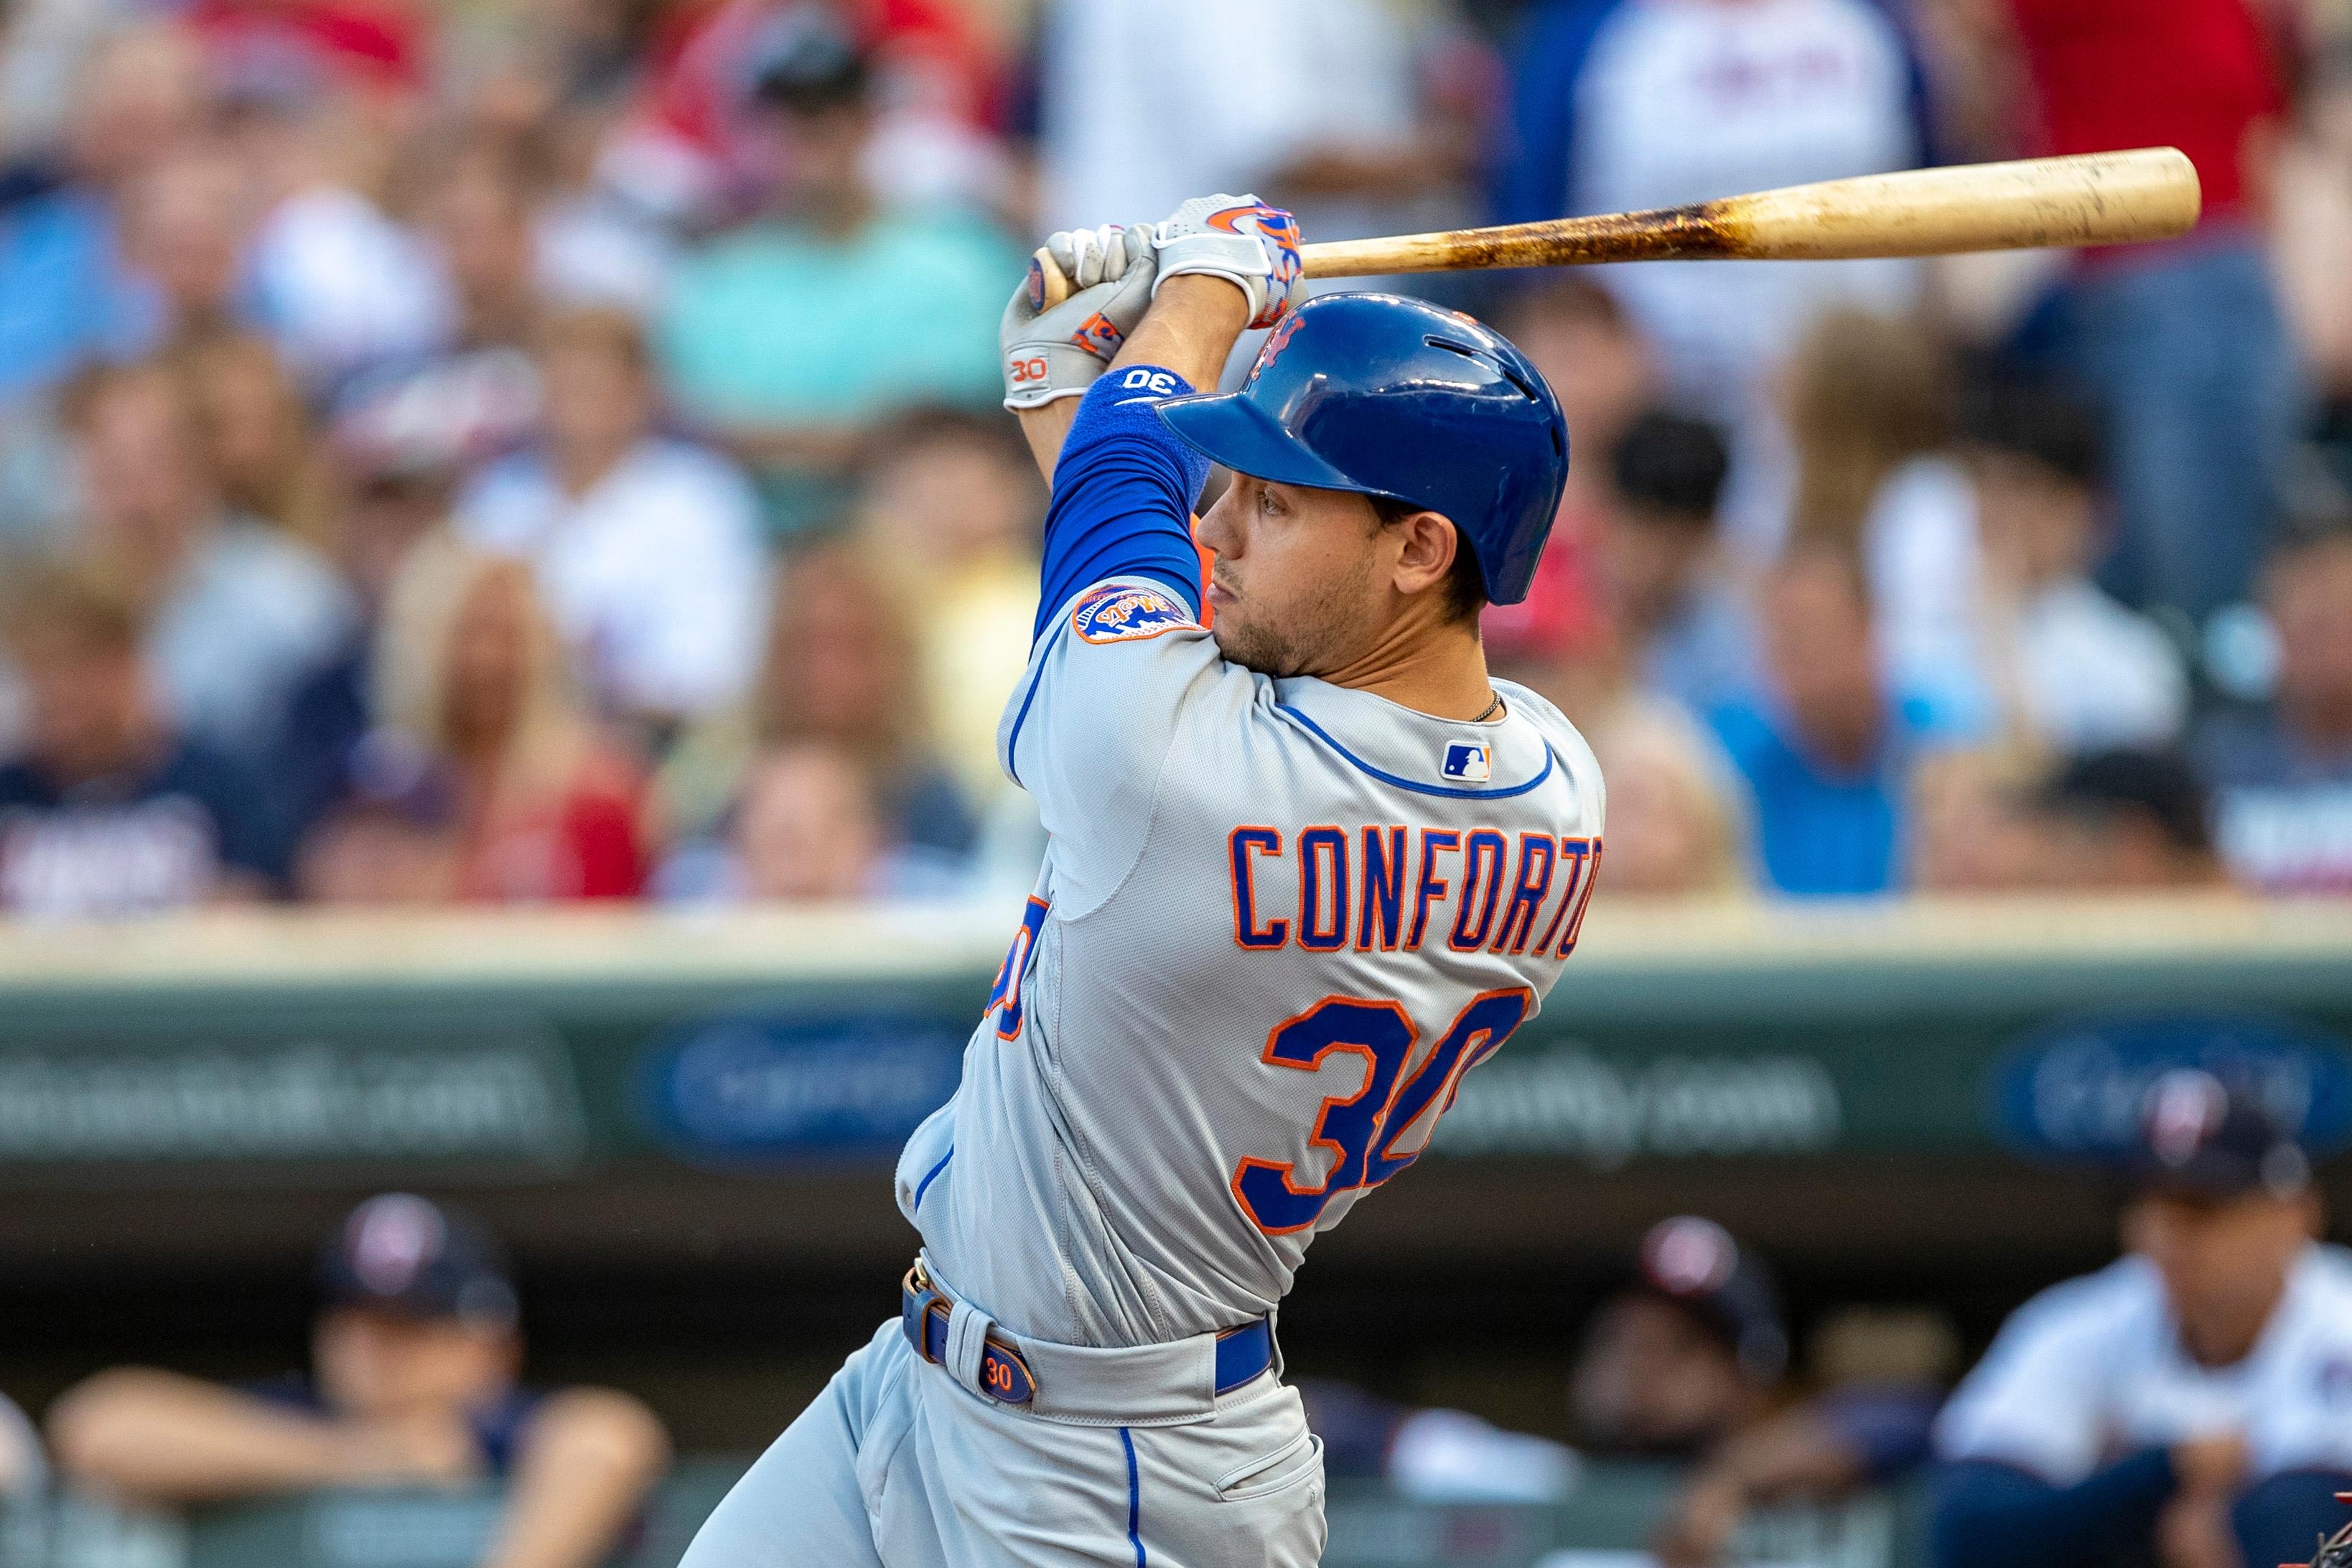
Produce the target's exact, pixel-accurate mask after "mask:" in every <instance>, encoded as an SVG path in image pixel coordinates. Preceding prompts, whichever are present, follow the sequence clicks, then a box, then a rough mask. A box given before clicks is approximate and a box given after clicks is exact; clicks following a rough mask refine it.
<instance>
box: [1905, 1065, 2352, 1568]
mask: <svg viewBox="0 0 2352 1568" xmlns="http://www.w3.org/2000/svg"><path fill="white" fill-rule="evenodd" d="M2126 1168H2127V1170H2128V1173H2129V1175H2130V1179H2131V1182H2132V1185H2133V1192H2132V1197H2131V1199H2130V1202H2129V1204H2128V1205H2127V1206H2126V1209H2125V1212H2124V1219H2123V1232H2124V1244H2125V1247H2126V1255H2125V1257H2124V1258H2121V1259H2120V1260H2119V1261H2117V1262H2116V1263H2114V1264H2111V1265H2109V1266H2108V1267H2107V1268H2104V1269H2101V1270H2100V1271H2099V1272H2098V1273H2096V1274H2093V1275H2089V1276H2086V1277H2084V1278H2083V1279H2074V1280H2070V1281H2069V1282H2067V1283H2065V1284H2063V1285H2059V1286H2056V1287H2054V1288H2053V1289H2049V1290H2045V1291H2044V1292H2042V1294H2041V1295H2040V1296H2037V1297H2035V1298H2034V1299H2033V1300H2032V1301H2029V1302H2028V1303H2026V1305H2025V1306H2023V1307H2021V1308H2020V1309H2019V1310H2017V1311H2016V1312H2015V1313H2014V1314H2012V1315H2011V1318H2010V1320H2009V1321H2008V1323H2007V1324H2006V1325H2004V1326H2003V1328H2002V1330H2001V1332H2000V1337H1999V1338H1998V1339H1996V1340H1995V1341H1994V1342H1993V1346H1992V1349H1991V1350H1990V1351H1989V1352H1986V1354H1985V1358H1984V1360H1983V1361H1982V1362H1981V1363H1979V1365H1978V1367H1977V1369H1976V1370H1975V1371H1974V1372H1972V1373H1969V1376H1968V1378H1967V1380H1966V1381H1965V1382H1963V1383H1962V1384H1961V1385H1960V1388H1959V1391H1958V1393H1957V1394H1954V1395H1953V1396H1952V1401H1951V1404H1950V1405H1949V1406H1948V1408H1947V1409H1946V1411H1945V1413H1944V1415H1943V1416H1942V1418H1941V1420H1940V1421H1939V1422H1938V1423H1937V1431H1936V1447H1937V1454H1938V1456H1939V1457H1940V1458H1941V1459H1942V1460H1943V1461H1944V1463H1943V1470H1942V1475H1941V1477H1940V1479H1939V1481H1938V1485H1937V1495H1936V1500H1935V1507H1934V1516H1933V1520H1932V1523H1931V1530H1930V1538H1931V1544H1932V1560H1933V1561H1934V1562H1935V1563H1936V1564H1937V1568H1978V1565H1979V1564H1981V1565H1985V1568H1990V1565H1993V1564H1999V1565H2000V1568H2045V1565H2046V1568H2075V1565H2077V1564H2081V1563H2134V1564H2141V1563H2147V1564H2156V1565H2159V1568H2269V1564H2272V1563H2281V1562H2299V1561H2302V1560H2303V1559H2304V1558H2305V1556H2306V1555H2307V1554H2308V1553H2309V1552H2310V1551H2311V1549H2312V1546H2313V1543H2314V1542H2316V1541H2317V1540H2318V1539H2319V1538H2320V1537H2321V1536H2322V1535H2323V1534H2325V1533H2326V1532H2328V1531H2332V1530H2334V1529H2335V1528H2336V1525H2338V1524H2339V1523H2341V1522H2342V1515H2343V1508H2342V1505H2340V1504H2338V1503H2336V1501H2335V1500H2334V1495H2333V1494H2334V1493H2335V1492H2336V1491H2338V1490H2341V1489H2345V1488H2347V1487H2352V1419H2347V1402H2352V1255H2347V1254H2346V1253H2345V1252H2344V1251H2343V1250H2342V1249H2341V1248H2338V1247H2326V1246H2322V1245H2320V1244H2319V1243H2318V1242H2317V1241H2316V1240H2315V1237H2317V1236H2318V1235H2319V1234H2320V1229H2321V1222H2322V1215H2321V1210H2320V1202H2319V1197H2318V1194H2316V1193H2315V1191H2314V1189H2313V1187H2312V1184H2311V1179H2310V1167H2309V1164H2308V1163H2307V1161H2306V1159H2305V1154H2304V1152H2303V1151H2302V1149H2301V1148H2300V1147H2298V1146H2297V1144H2296V1142H2295V1141H2294V1134H2293V1133H2292V1131H2290V1130H2289V1129H2288V1128H2287V1127H2286V1126H2285V1125H2284V1123H2282V1122H2281V1121H2279V1119H2278V1118H2277V1116H2276V1115H2275V1114H2274V1113H2273V1110H2271V1108H2270V1107H2269V1106H2268V1105H2266V1104H2265V1103H2264V1102H2263V1100H2262V1098H2261V1097H2260V1095H2259V1094H2257V1093H2256V1092H2255V1090H2254V1089H2253V1087H2252V1085H2247V1084H2238V1083H2228V1082H2224V1081H2223V1080H2222V1079H2219V1078H2217V1077H2215V1076H2214V1075H2213V1074H2211V1073H2209V1072H2205V1071H2203V1070H2200V1069H2193V1068H2192V1069H2178V1070H2175V1071H2172V1072H2168V1073H2167V1074H2165V1075H2164V1076H2162V1077H2160V1078H2159V1079H2157V1081H2156V1082H2155V1084H2154V1085H2153V1086H2152V1087H2151V1088H2150V1089H2149V1091H2148V1095H2147V1101H2146V1103H2145V1105H2144V1107H2143V1110H2142V1120H2141V1123H2140V1126H2139V1128H2138V1139H2137V1142H2136V1144H2135V1145H2134V1146H2133V1147H2132V1148H2131V1149H2129V1150H2128V1151H2126Z"/></svg>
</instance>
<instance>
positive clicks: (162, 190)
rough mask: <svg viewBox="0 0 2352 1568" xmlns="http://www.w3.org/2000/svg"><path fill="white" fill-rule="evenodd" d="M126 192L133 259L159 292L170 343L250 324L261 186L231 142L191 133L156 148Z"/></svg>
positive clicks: (125, 239)
mask: <svg viewBox="0 0 2352 1568" xmlns="http://www.w3.org/2000/svg"><path fill="white" fill-rule="evenodd" d="M149 159H150V162H149V163H148V164H147V165H146V167H145V168H144V169H143V170H142V173H141V174H139V176H138V177H137V178H136V179H135V180H133V181H131V183H130V184H129V185H128V187H127V189H126V190H125V192H124V195H123V202H122V209H123V210H122V249H123V256H124V258H125V260H127V261H128V262H129V264H130V265H131V266H132V267H133V268H137V270H138V275H139V278H140V280H141V282H142V283H143V284H144V285H145V286H146V287H147V288H148V289H150V290H152V299H153V305H154V307H155V309H156V310H158V311H159V312H160V318H161V319H160V320H159V321H156V323H155V333H156V335H157V337H158V338H159V340H160V341H161V342H163V343H164V344H165V345H167V346H171V347H185V346H188V345H191V344H196V343H202V342H206V341H208V340H209V339H212V338H214V337H216V336H220V335H222V334H225V333H230V332H236V331H240V330H242V329H243V327H244V326H245V324H246V317H247V305H248V303H249V301H248V300H247V299H246V297H245V293H244V290H245V287H246V277H245V271H244V268H245V250H246V246H247V242H248V241H249V240H250V238H251V237H252V231H253V224H254V219H255V217H256V216H257V214H256V213H255V212H254V210H253V206H254V199H255V197H254V192H253V190H252V188H251V183H250V181H249V179H248V178H247V171H246V170H244V169H242V168H240V167H239V166H238V163H237V161H236V153H235V151H234V149H233V148H232V147H231V145H230V144H229V143H228V142H226V140H225V139H223V138H221V137H217V136H211V135H191V136H184V137H182V138H181V139H179V140H178V141H177V142H171V143H167V144H165V145H164V146H162V147H158V148H155V149H153V150H152V152H151V153H149Z"/></svg>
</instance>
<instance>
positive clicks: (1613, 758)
mask: <svg viewBox="0 0 2352 1568" xmlns="http://www.w3.org/2000/svg"><path fill="white" fill-rule="evenodd" d="M1585 733H1586V738H1587V739H1589V740H1590V741H1591V742H1592V754H1593V755H1594V756H1595V757H1596V758H1598V759H1600V762H1601V769H1602V773H1601V777H1603V778H1605V779H1608V780H1609V781H1610V787H1611V788H1612V789H1614V790H1616V791H1617V792H1618V793H1617V795H1616V796H1615V799H1614V801H1613V802H1612V815H1611V816H1610V818H1609V856H1608V862H1607V864H1608V869H1607V870H1606V871H1604V872H1602V873H1601V875H1603V876H1605V877H1606V878H1607V879H1608V883H1609V891H1610V894H1611V896H1612V897H1614V896H1615V895H1617V894H1620V893H1654V894H1678V895H1706V894H1712V895H1716V896H1718V897H1720V896H1727V895H1731V894H1736V893H1738V892H1740V891H1742V890H1744V889H1746V888H1747V886H1748V878H1749V876H1750V874H1751V868H1752V867H1753V866H1754V864H1755V847H1754V845H1753V844H1752V843H1751V842H1750V839H1751V837H1752V835H1751V833H1750V829H1749V825H1748V818H1747V816H1746V814H1745V812H1744V811H1743V809H1742V802H1741V800H1740V798H1739V796H1740V779H1739V776H1738V773H1735V772H1734V771H1733V770H1732V767H1731V763H1730V761H1729V759H1728V758H1727V757H1726V756H1725V755H1724V753H1723V748H1722V746H1721V745H1720V744H1718V743H1717V741H1716V738H1715V737H1714V736H1713V735H1712V734H1710V733H1709V732H1708V731H1707V730H1706V727H1705V726H1704V725H1702V724H1700V723H1699V722H1698V721H1696V720H1695V719H1693V718H1692V716H1691V715H1690V713H1689V712H1688V711H1687V710H1685V709H1683V708H1682V707H1680V706H1679V705H1677V704H1675V703H1672V702H1665V701H1660V700H1655V699H1643V698H1641V697H1638V696H1635V697H1630V698H1628V699H1626V700H1621V701H1619V702H1616V703H1614V704H1612V706H1611V707H1610V708H1609V709H1608V710H1607V711H1606V712H1604V713H1603V714H1601V716H1600V717H1598V718H1596V719H1595V720H1594V721H1593V722H1592V723H1591V726H1590V727H1589V728H1588V729H1587V731H1585Z"/></svg>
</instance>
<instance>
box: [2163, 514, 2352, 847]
mask: <svg viewBox="0 0 2352 1568" xmlns="http://www.w3.org/2000/svg"><path fill="white" fill-rule="evenodd" d="M2263 600H2264V603H2265V606H2266V608H2267V609H2268V611H2269V614H2270V620H2271V625H2272V626H2273V628H2274V630H2275V635H2276V639H2277V649H2278V652H2277V674H2276V678H2275V680H2274V683H2273V691H2272V695H2271V700H2270V702H2269V704H2268V706H2267V707H2266V708H2265V709H2263V710H2252V711H2243V710H2224V711H2220V712H2216V713H2214V714H2213V715H2212V716H2211V717H2210V719H2209V720H2207V721H2205V723H2204V724H2203V725H2202V726H2201V727H2200V731H2199V733H2198V735H2197V738H2196V742H2195V745H2196V754H2197V757H2198V761H2199V763H2200V764H2201V766H2202V768H2203V770H2204V773H2205V777H2206V781H2207V783H2208V784H2210V787H2211V789H2212V792H2213V809H2214V823H2215V831H2216V834H2217V836H2218V837H2219V838H2220V841H2221V857H2222V858H2223V859H2224V860H2225V861H2227V862H2228V864H2229V867H2230V870H2231V875H2232V876H2234V877H2235V878H2236V879H2238V880H2239V881H2240V882H2241V883H2242V884H2243V885H2245V886H2247V887H2249V888H2252V889H2258V890H2261V891H2263V892H2272V893H2340V892H2343V891H2346V890H2347V889H2352V519H2347V517H2345V516H2343V515H2339V514H2337V513H2336V512H2334V511H2327V512H2322V513H2317V514H2314V515H2312V516H2308V517H2305V518H2304V519H2301V520H2299V521H2297V522H2296V523H2295V524H2294V526H2293V527H2292V528H2291V529H2290V530H2289V531H2288V532H2287V533H2286V535H2285V536H2284V538H2282V539H2281V541H2280V542H2279V545H2278V548H2277V549H2276V550H2275V551H2274V552H2273V554H2272V557H2271V559H2270V561H2269V563H2267V565H2266V566H2265V567H2264V569H2263Z"/></svg>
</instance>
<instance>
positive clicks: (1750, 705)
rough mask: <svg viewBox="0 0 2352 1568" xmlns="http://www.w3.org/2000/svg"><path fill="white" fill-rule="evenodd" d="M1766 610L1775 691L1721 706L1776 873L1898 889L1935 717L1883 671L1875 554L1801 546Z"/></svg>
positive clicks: (1788, 885) (1844, 887) (1805, 890)
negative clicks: (1914, 783) (1868, 565)
mask: <svg viewBox="0 0 2352 1568" xmlns="http://www.w3.org/2000/svg"><path fill="white" fill-rule="evenodd" d="M1760 609H1761V612H1762V614H1761V616H1760V618H1761V620H1762V623H1763V633H1764V637H1763V642H1764V663H1765V670H1766V676H1767V680H1766V689H1765V690H1764V691H1762V692H1761V693H1759V695H1758V696H1756V697H1754V698H1751V699H1748V700H1742V701H1737V702H1732V703H1729V704H1727V705H1726V706H1724V707H1722V708H1719V709H1717V710H1716V711H1715V712H1714V713H1712V714H1711V715H1709V717H1710V719H1711V720H1712V721H1713V723H1714V727H1715V732H1716V734H1717V737H1718V738H1719V739H1720V740H1721V741H1722V742H1723V746H1724V750H1725V751H1727V752H1729V753H1730V755H1731V760H1732V761H1733V763H1736V764H1737V765H1738V769H1739V772H1740V773H1741V774H1742V775H1744V776H1745V777H1746V779H1747V781H1748V792H1749V795H1750V796H1751V797H1752V801H1753V805H1754V809H1755V814H1756V842H1757V847H1758V851H1759V858H1761V860H1762V862H1763V864H1762V866H1761V868H1760V870H1761V873H1762V877H1763V880H1764V883H1765V885H1766V886H1767V887H1769V888H1770V889H1772V890H1774V891H1776V892H1781V893H1790V894H1796V895H1800V896H1813V897H1828V896H1836V895H1854V894H1866V893H1884V892H1888V891H1891V890H1892V889H1894V888H1895V886H1896V884H1897V880H1898V878H1899V876H1900V873H1901V868H1902V865H1903V855H1902V850H1903V844H1904V838H1905V836H1906V829H1907V826H1908V824H1907V821H1906V818H1907V816H1908V811H1907V804H1908V801H1907V797H1908V794H1909V780H1910V772H1911V762H1912V759H1913V758H1914V756H1915V755H1916V752H1917V751H1918V738H1919V735H1920V733H1921V731H1922V729H1923V727H1924V723H1925V714H1924V709H1923V708H1921V707H1920V706H1919V705H1916V704H1909V703H1906V702H1903V701H1902V700H1898V699H1896V698H1895V697H1893V696H1891V695H1890V694H1889V693H1888V692H1887V690H1886V688H1885V682H1884V680H1883V679H1882V678H1881V676H1880V674H1879V669H1878V654H1877V648H1876V645H1875V642H1874V639H1873V637H1872V635H1871V614H1870V603H1869V595H1868V590H1867V588H1866V587H1865V585H1864V581H1863V574H1862V568H1861V565H1860V563H1857V562H1856V561H1855V560H1854V559H1853V555H1852V553H1851V552H1847V551H1843V550H1841V549H1839V548H1837V547H1836V546H1834V545H1830V544H1814V543H1801V544H1799V545H1797V546H1795V547H1793V548H1792V549H1791V550H1790V553H1789V554H1788V555H1787V557H1785V558H1784V559H1783V560H1782V561H1781V562H1780V564H1779V565H1777V566H1775V567H1774V568H1773V570H1772V573H1771V574H1770V576H1769V578H1768V579H1767V580H1766V582H1765V584H1764V586H1763V592H1762V595H1761V605H1760Z"/></svg>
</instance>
